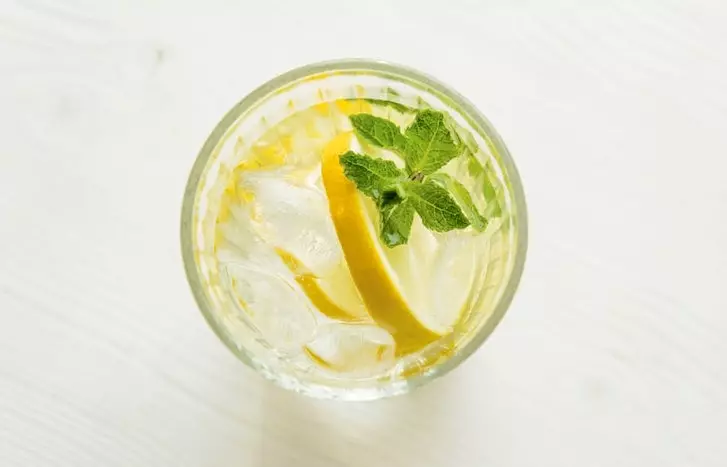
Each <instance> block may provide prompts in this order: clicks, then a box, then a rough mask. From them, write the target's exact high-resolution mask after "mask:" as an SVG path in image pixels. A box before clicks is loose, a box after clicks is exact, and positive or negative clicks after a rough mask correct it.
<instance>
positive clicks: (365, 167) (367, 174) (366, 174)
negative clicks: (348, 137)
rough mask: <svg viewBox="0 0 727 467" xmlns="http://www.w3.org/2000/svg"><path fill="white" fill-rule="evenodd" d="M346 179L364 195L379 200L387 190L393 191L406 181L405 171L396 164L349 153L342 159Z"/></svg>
mask: <svg viewBox="0 0 727 467" xmlns="http://www.w3.org/2000/svg"><path fill="white" fill-rule="evenodd" d="M340 163H341V166H342V167H343V173H344V174H345V175H346V178H348V179H349V180H351V181H352V182H353V183H355V184H356V188H358V189H359V191H361V192H362V193H363V194H365V195H366V196H369V197H371V198H373V199H375V200H378V199H379V198H380V197H381V195H382V194H383V193H384V191H386V190H387V189H393V187H395V185H396V184H397V183H398V182H401V181H403V180H404V179H406V174H405V173H404V171H402V170H401V169H399V168H398V167H397V166H396V164H394V163H393V162H391V161H387V160H384V159H375V158H373V157H370V156H366V155H363V154H357V153H355V152H353V151H348V152H347V153H345V154H344V155H342V156H341V158H340Z"/></svg>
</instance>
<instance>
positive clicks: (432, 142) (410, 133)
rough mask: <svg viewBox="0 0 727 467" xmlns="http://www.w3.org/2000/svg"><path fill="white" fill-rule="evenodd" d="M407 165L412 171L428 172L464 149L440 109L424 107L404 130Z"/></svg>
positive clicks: (413, 172)
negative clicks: (425, 108)
mask: <svg viewBox="0 0 727 467" xmlns="http://www.w3.org/2000/svg"><path fill="white" fill-rule="evenodd" d="M404 135H405V136H406V146H405V149H404V154H405V156H406V169H407V171H408V172H409V173H410V174H416V173H421V174H424V175H428V174H431V173H434V172H436V171H437V170H439V169H441V168H442V167H444V165H445V164H446V163H447V162H449V161H450V160H452V159H454V158H455V157H457V156H459V155H460V154H461V153H462V147H461V146H460V145H459V144H457V143H455V141H454V140H453V139H452V135H451V133H450V131H449V128H447V125H446V124H445V121H444V114H443V113H442V112H437V111H436V110H422V111H420V112H419V113H417V116H416V118H415V119H414V122H413V123H412V124H411V125H410V126H409V128H407V129H406V131H405V132H404Z"/></svg>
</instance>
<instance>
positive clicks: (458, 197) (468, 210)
mask: <svg viewBox="0 0 727 467" xmlns="http://www.w3.org/2000/svg"><path fill="white" fill-rule="evenodd" d="M429 180H431V181H433V182H434V183H436V184H438V185H439V186H441V187H442V188H445V189H446V190H448V191H449V193H450V194H451V195H452V197H453V198H454V200H455V201H456V202H457V204H458V205H459V207H460V208H461V209H462V212H463V213H464V215H465V217H467V219H468V220H469V221H470V224H472V227H474V228H475V229H476V230H478V231H480V232H482V231H483V230H485V227H487V219H485V217H484V216H482V215H481V214H480V213H479V211H478V210H477V206H475V203H474V201H472V196H470V192H469V191H467V188H465V186H464V185H462V184H461V183H460V182H458V181H457V180H455V179H454V178H452V177H451V176H449V175H448V174H446V173H435V174H432V175H430V176H429Z"/></svg>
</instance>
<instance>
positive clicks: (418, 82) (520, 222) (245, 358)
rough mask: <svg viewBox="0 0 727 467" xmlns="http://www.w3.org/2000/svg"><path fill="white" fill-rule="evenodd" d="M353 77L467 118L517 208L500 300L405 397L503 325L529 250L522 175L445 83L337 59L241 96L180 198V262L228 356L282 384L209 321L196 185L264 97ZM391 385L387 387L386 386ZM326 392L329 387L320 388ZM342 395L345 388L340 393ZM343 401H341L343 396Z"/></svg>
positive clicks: (373, 62) (392, 66) (400, 68)
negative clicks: (383, 80) (384, 83)
mask: <svg viewBox="0 0 727 467" xmlns="http://www.w3.org/2000/svg"><path fill="white" fill-rule="evenodd" d="M346 72H348V73H356V72H361V73H365V74H374V75H381V76H385V77H391V78H393V79H395V80H399V81H404V82H406V83H407V84H411V85H413V86H415V87H419V88H422V87H425V88H426V89H427V91H428V92H430V93H432V94H434V95H436V96H437V97H438V98H439V99H441V100H442V101H443V102H445V103H446V104H447V105H451V106H452V107H453V108H455V109H457V110H458V111H459V112H460V113H461V114H462V116H463V117H464V118H465V119H467V120H468V121H469V122H470V124H472V126H473V127H475V128H477V129H479V130H481V131H483V132H484V133H485V134H486V135H487V137H488V138H489V139H490V140H491V143H492V144H493V145H494V147H495V149H496V150H497V154H498V155H499V157H500V162H501V164H502V166H503V167H504V169H505V172H506V173H507V177H508V179H509V182H510V191H511V194H512V198H513V204H514V207H515V213H514V217H515V225H516V229H515V237H516V239H515V243H514V248H515V254H514V260H513V265H512V269H511V271H510V274H509V277H507V282H506V284H505V287H504V290H503V292H502V295H501V296H500V300H499V301H498V302H497V304H496V305H495V308H494V309H493V310H492V313H491V315H490V316H489V318H487V320H486V321H485V323H484V324H483V325H482V327H481V328H480V329H479V330H477V332H476V333H475V334H474V336H472V338H471V339H469V340H468V341H467V342H466V343H465V344H464V345H463V346H462V347H461V348H460V349H458V350H457V352H455V353H454V354H452V355H451V356H450V357H449V358H447V359H445V360H444V361H442V362H439V363H436V364H434V365H432V366H431V367H430V368H429V369H428V371H427V372H424V373H421V374H417V375H415V376H411V377H409V378H406V389H405V390H404V391H403V392H410V391H411V390H413V389H415V388H417V387H420V386H422V385H424V384H426V383H427V382H429V381H432V380H434V379H436V378H438V377H441V376H443V375H445V374H447V373H449V372H450V371H452V370H453V369H454V368H456V367H458V366H459V365H460V364H462V363H463V362H464V361H465V360H466V359H468V358H469V357H470V356H471V355H472V354H473V353H474V352H475V351H476V350H477V349H478V348H480V347H481V346H482V344H483V343H484V342H485V340H487V338H488V337H489V336H490V335H491V334H492V332H493V331H494V329H495V328H496V327H497V325H498V324H499V323H500V321H501V320H502V318H503V316H504V315H505V313H506V311H507V310H508V309H509V307H510V304H511V302H512V300H513V297H514V295H515V292H516V290H517V287H518V285H519V283H520V279H521V277H522V273H523V269H524V266H525V258H526V256H527V245H528V241H527V239H528V222H527V206H526V203H525V193H524V190H523V187H522V183H521V180H520V175H519V173H518V170H517V168H516V167H515V163H514V161H513V159H512V156H511V155H510V152H509V151H508V149H507V147H506V146H505V143H504V142H503V141H502V138H501V137H500V135H499V133H498V132H497V131H496V130H495V128H494V127H493V126H492V124H491V123H490V122H489V120H487V118H486V117H485V116H484V115H482V113H481V112H480V111H479V110H478V109H477V108H476V107H475V106H474V104H472V103H471V102H470V101H469V100H468V99H467V98H465V97H464V96H462V95H461V94H460V93H458V92H457V91H455V90H454V89H452V88H451V87H449V86H448V85H446V84H444V83H443V82H441V81H439V80H437V79H435V78H433V77H431V76H429V75H427V74H425V73H423V72H420V71H418V70H416V69H413V68H409V67H407V66H404V65H399V64H396V63H392V62H388V61H384V60H377V59H366V58H345V59H338V60H330V61H323V62H316V63H311V64H308V65H304V66H300V67H296V68H294V69H292V70H289V71H287V72H284V73H282V74H279V75H278V76H276V77H274V78H272V79H271V80H269V81H267V82H265V83H263V84H262V85H260V86H259V87H257V88H256V89H254V90H253V91H252V92H250V93H249V94H247V95H246V96H245V97H243V98H242V99H241V100H240V101H239V102H238V103H237V104H235V105H234V106H233V107H232V109H230V110H229V111H228V112H227V113H226V114H225V115H224V117H222V119H221V120H220V121H219V123H217V125H215V128H214V129H213V130H212V132H211V133H210V135H209V136H208V137H207V140H206V141H205V143H204V144H203V146H202V148H201V149H200V151H199V153H198V155H197V157H196V160H195V162H194V165H193V166H192V170H191V172H190V175H189V178H188V180H187V184H186V187H185V190H184V197H183V202H182V213H181V214H182V216H181V232H180V233H181V249H182V258H183V262H184V269H185V273H186V276H187V281H188V283H189V286H190V288H191V289H192V294H193V296H194V299H195V301H196V303H197V306H198V308H199V309H200V311H201V312H202V315H203V316H204V318H205V320H206V321H207V324H208V325H209V326H210V327H211V328H212V330H213V331H214V333H215V334H216V335H217V337H218V338H219V339H220V340H221V341H222V342H223V343H224V344H225V346H226V347H227V348H228V349H230V351H231V352H232V353H233V354H235V356H237V358H238V359H240V360H241V361H242V362H243V363H245V364H246V365H247V366H249V367H251V368H252V369H254V370H255V371H256V372H257V373H259V374H262V375H263V376H264V377H265V378H266V379H268V380H271V381H273V382H274V383H276V384H278V385H281V384H280V381H279V380H278V379H276V378H273V377H271V376H270V375H269V374H268V372H267V371H260V370H261V368H260V365H258V364H257V363H255V362H254V359H253V358H251V357H250V356H249V355H248V353H247V351H246V350H245V349H243V348H240V347H239V346H237V345H236V343H235V342H233V341H232V340H231V339H230V338H229V336H228V335H227V334H226V333H225V332H223V330H222V329H221V328H220V326H219V325H218V324H217V322H216V320H215V318H214V316H213V309H212V308H213V307H212V306H211V304H210V302H209V299H208V297H207V295H206V294H207V292H206V291H205V289H204V287H203V283H202V279H201V277H200V272H199V269H198V266H197V264H196V261H195V254H194V245H193V243H194V242H193V233H194V229H195V225H194V222H193V215H194V208H195V205H196V202H197V199H196V198H197V191H198V187H199V183H200V181H201V179H202V177H203V176H204V170H205V168H206V166H207V163H208V161H209V159H210V157H212V155H213V153H214V150H215V148H217V147H218V145H219V143H220V142H221V141H223V140H224V138H225V136H226V134H227V133H228V131H229V130H230V129H231V128H232V127H234V125H235V123H236V122H237V120H238V119H239V117H240V116H241V115H243V114H244V113H246V112H248V111H250V110H252V109H254V108H255V106H256V105H257V104H259V103H261V102H263V101H264V100H265V99H266V98H268V97H269V96H271V95H272V94H275V93H276V92H279V91H281V90H284V89H285V88H286V87H288V86H291V85H293V84H295V83H296V82H299V81H301V80H305V79H309V78H311V77H313V76H315V75H319V74H331V73H346ZM388 384H391V383H388ZM312 386H324V385H320V384H317V383H315V384H312ZM324 387H326V388H328V386H324ZM344 390H345V389H344ZM306 393H307V394H308V395H313V396H315V395H316V394H315V392H314V391H306ZM391 395H394V394H393V393H392V394H385V395H383V397H387V396H391ZM341 398H345V397H341Z"/></svg>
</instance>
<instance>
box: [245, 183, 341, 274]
mask: <svg viewBox="0 0 727 467" xmlns="http://www.w3.org/2000/svg"><path fill="white" fill-rule="evenodd" d="M241 183H242V184H243V185H244V186H245V187H246V189H249V190H251V191H252V192H253V193H254V201H253V203H254V205H255V211H256V213H257V216H256V219H255V221H256V222H257V225H256V228H257V230H258V232H259V234H260V235H261V236H262V237H263V238H264V240H265V241H266V242H267V243H268V244H270V245H272V246H274V247H277V248H282V249H284V250H286V251H288V252H290V253H292V254H293V255H294V256H295V257H296V258H298V259H299V260H300V261H301V262H302V263H303V264H305V265H306V267H307V268H308V269H309V270H311V271H312V272H314V273H316V274H322V273H323V272H325V271H326V270H328V269H330V268H331V267H333V266H334V265H335V264H336V263H338V262H339V261H340V259H341V258H342V255H343V253H342V251H341V247H340V245H339V243H338V238H337V237H336V232H335V229H334V227H333V222H332V221H331V217H330V213H329V211H328V202H327V200H326V197H325V195H324V194H323V193H322V192H321V191H319V190H317V189H315V188H313V187H308V186H301V185H299V184H296V183H294V182H293V181H291V180H290V178H288V177H286V173H284V172H282V171H280V172H277V171H276V172H274V173H266V174H255V175H254V176H253V175H250V176H248V177H245V178H244V179H243V180H242V181H241Z"/></svg>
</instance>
